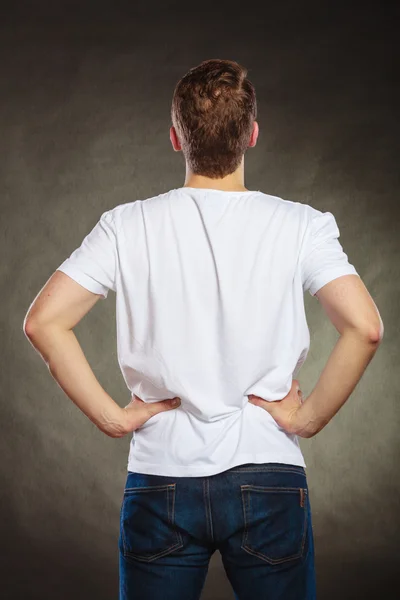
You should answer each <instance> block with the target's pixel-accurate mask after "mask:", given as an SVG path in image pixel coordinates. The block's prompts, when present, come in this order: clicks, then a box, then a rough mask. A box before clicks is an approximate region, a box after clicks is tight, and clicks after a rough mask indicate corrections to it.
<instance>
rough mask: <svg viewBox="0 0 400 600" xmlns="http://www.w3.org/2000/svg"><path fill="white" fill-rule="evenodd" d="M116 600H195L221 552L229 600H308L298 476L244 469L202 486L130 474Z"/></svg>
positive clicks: (309, 563)
mask: <svg viewBox="0 0 400 600" xmlns="http://www.w3.org/2000/svg"><path fill="white" fill-rule="evenodd" d="M118 544H119V582H120V583H119V600H199V599H200V597H201V592H202V589H203V586H204V582H205V579H206V575H207V571H208V565H209V561H210V558H211V556H212V554H213V553H214V552H215V551H216V550H219V552H220V553H221V558H222V563H223V566H224V569H225V572H226V575H227V577H228V580H229V582H230V584H231V586H232V588H233V591H234V594H235V599H236V600H315V598H316V585H315V567H314V540H313V530H312V523H311V505H310V497H309V491H308V485H307V478H306V473H305V469H304V468H303V467H301V466H297V465H288V464H281V463H263V464H253V463H248V464H244V465H239V466H237V467H233V468H231V469H229V470H227V471H223V472H222V473H218V474H216V475H210V476H205V477H170V476H160V475H148V474H143V473H133V472H131V471H128V474H127V479H126V485H125V489H124V494H123V500H122V506H121V513H120V535H119V542H118Z"/></svg>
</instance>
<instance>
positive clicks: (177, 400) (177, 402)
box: [171, 398, 180, 406]
mask: <svg viewBox="0 0 400 600" xmlns="http://www.w3.org/2000/svg"><path fill="white" fill-rule="evenodd" d="M179 402H180V400H179V398H174V399H173V400H171V404H172V406H176V405H177V404H179Z"/></svg>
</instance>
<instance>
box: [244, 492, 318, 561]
mask: <svg viewBox="0 0 400 600" xmlns="http://www.w3.org/2000/svg"><path fill="white" fill-rule="evenodd" d="M241 492H242V503H243V514H244V529H243V538H242V548H243V550H245V551H246V552H249V553H250V554H253V555H255V556H258V557H259V558H261V559H262V560H265V561H267V562H268V563H270V564H273V565H274V564H280V563H284V562H289V561H295V560H298V559H300V558H301V557H302V556H303V554H304V548H305V541H306V534H307V513H308V511H307V508H308V506H307V503H308V490H307V488H304V487H266V486H257V485H242V486H241Z"/></svg>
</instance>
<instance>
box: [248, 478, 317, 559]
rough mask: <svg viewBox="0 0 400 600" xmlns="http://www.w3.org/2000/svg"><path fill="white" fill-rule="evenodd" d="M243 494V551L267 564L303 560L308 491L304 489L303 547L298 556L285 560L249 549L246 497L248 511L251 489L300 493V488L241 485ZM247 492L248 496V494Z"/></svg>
mask: <svg viewBox="0 0 400 600" xmlns="http://www.w3.org/2000/svg"><path fill="white" fill-rule="evenodd" d="M240 488H241V494H242V506H243V515H244V531H243V538H242V544H241V547H242V548H243V550H245V552H248V553H249V554H253V555H254V556H258V557H259V558H261V559H262V560H264V561H265V562H268V563H270V564H275V565H276V564H281V563H283V562H287V561H289V560H294V559H296V558H301V557H302V556H303V553H304V546H305V541H306V537H307V536H306V534H307V524H308V512H307V509H308V505H307V489H306V488H302V489H303V491H304V492H305V498H306V500H305V502H304V507H303V511H304V519H303V537H302V542H301V546H300V551H299V552H298V553H297V554H292V555H291V556H287V557H285V558H270V557H268V556H267V555H266V554H262V553H260V552H257V551H255V550H252V549H251V548H249V547H248V545H247V539H248V522H247V519H246V499H245V498H246V496H247V497H248V509H247V510H248V511H249V510H250V506H251V504H250V501H251V498H250V496H251V494H250V490H251V489H255V490H257V491H265V492H271V491H274V490H280V491H285V490H286V491H287V490H289V491H298V490H299V489H300V488H298V487H297V488H295V487H290V488H288V487H270V488H266V487H265V486H263V487H260V486H254V485H241V486H240ZM246 492H247V494H246Z"/></svg>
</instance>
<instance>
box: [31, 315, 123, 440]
mask: <svg viewBox="0 0 400 600" xmlns="http://www.w3.org/2000/svg"><path fill="white" fill-rule="evenodd" d="M27 337H28V339H29V340H30V342H31V343H32V345H33V346H34V348H35V349H36V350H37V351H38V352H39V354H40V355H41V356H42V358H43V360H44V361H45V363H46V364H47V366H48V368H49V371H50V373H51V375H52V376H53V377H54V379H55V380H56V382H57V383H58V384H59V386H60V387H61V389H62V390H63V391H64V392H65V393H66V394H67V396H68V397H69V398H70V399H71V400H72V402H74V404H76V406H77V407H78V408H79V409H80V410H81V411H82V412H83V413H84V414H85V415H86V416H87V417H88V418H89V419H90V420H91V421H92V422H93V423H94V424H95V425H96V427H98V428H99V429H100V430H101V431H102V432H103V433H105V434H106V435H108V436H110V437H122V435H124V431H123V427H122V422H121V420H122V418H123V409H121V407H120V406H118V404H117V403H116V402H114V400H113V399H112V398H111V396H109V394H107V392H106V391H105V390H104V389H103V387H102V386H101V385H100V383H99V381H98V380H97V379H96V377H95V375H94V373H93V371H92V369H91V367H90V365H89V363H88V361H87V360H86V357H85V355H84V353H83V350H82V348H81V346H80V344H79V342H78V339H77V337H76V335H75V334H74V332H73V331H72V330H61V329H60V328H56V327H44V328H43V327H42V328H40V329H38V330H37V331H34V332H32V331H31V332H30V334H29V336H28V334H27Z"/></svg>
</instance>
